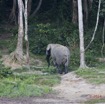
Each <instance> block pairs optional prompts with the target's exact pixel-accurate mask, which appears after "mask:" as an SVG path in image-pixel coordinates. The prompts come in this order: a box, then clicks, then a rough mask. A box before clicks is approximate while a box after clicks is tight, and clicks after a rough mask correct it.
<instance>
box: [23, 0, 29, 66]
mask: <svg viewBox="0 0 105 104" xmlns="http://www.w3.org/2000/svg"><path fill="white" fill-rule="evenodd" d="M27 3H28V0H25V10H24V18H25V41H26V62H27V65H28V66H29V41H28V11H27Z"/></svg>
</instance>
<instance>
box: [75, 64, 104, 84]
mask: <svg viewBox="0 0 105 104" xmlns="http://www.w3.org/2000/svg"><path fill="white" fill-rule="evenodd" d="M76 74H77V75H79V76H82V77H83V78H85V79H86V80H87V81H88V82H90V83H93V84H103V83H105V65H104V63H103V64H102V63H101V64H100V65H99V66H98V67H96V68H95V67H94V68H86V69H78V70H77V71H76Z"/></svg>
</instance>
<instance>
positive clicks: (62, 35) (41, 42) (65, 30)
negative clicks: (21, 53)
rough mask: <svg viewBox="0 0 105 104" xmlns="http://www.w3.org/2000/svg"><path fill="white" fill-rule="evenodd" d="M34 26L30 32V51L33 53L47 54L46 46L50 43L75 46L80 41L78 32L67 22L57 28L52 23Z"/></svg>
mask: <svg viewBox="0 0 105 104" xmlns="http://www.w3.org/2000/svg"><path fill="white" fill-rule="evenodd" d="M33 26H34V27H33ZM33 26H32V27H30V30H29V36H30V37H29V38H30V39H29V41H30V50H31V52H33V53H37V54H41V53H42V54H45V50H46V46H47V44H49V43H60V44H63V45H66V46H70V45H71V43H73V45H74V44H76V41H78V38H77V37H78V34H77V32H78V31H77V30H74V29H76V28H75V27H74V26H73V25H69V23H66V22H65V24H63V25H62V26H60V27H55V28H54V27H53V25H51V24H50V23H47V24H42V23H41V24H37V25H33Z"/></svg>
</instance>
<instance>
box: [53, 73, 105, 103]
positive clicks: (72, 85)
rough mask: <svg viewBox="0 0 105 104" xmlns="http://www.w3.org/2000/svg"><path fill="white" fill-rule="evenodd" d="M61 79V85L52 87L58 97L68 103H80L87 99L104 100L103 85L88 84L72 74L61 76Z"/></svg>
mask: <svg viewBox="0 0 105 104" xmlns="http://www.w3.org/2000/svg"><path fill="white" fill-rule="evenodd" d="M61 78H62V80H61V84H60V85H58V86H56V87H54V90H56V91H59V92H60V93H59V96H60V97H64V98H65V99H67V100H69V101H70V102H73V103H80V102H84V101H86V100H89V99H100V98H105V84H103V85H99V86H96V85H92V84H89V83H87V82H86V81H85V80H84V79H83V78H80V77H78V76H77V75H76V74H75V73H74V72H71V73H68V74H66V75H63V76H61ZM103 104H105V103H103Z"/></svg>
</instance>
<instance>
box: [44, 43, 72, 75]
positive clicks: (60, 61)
mask: <svg viewBox="0 0 105 104" xmlns="http://www.w3.org/2000/svg"><path fill="white" fill-rule="evenodd" d="M50 58H51V59H52V61H53V64H54V66H55V67H56V68H57V71H58V73H60V74H62V73H63V72H64V73H65V74H66V73H68V65H69V59H70V51H69V49H68V48H67V47H66V46H63V45H60V44H48V46H47V48H46V60H47V63H48V67H49V66H50Z"/></svg>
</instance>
